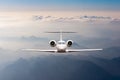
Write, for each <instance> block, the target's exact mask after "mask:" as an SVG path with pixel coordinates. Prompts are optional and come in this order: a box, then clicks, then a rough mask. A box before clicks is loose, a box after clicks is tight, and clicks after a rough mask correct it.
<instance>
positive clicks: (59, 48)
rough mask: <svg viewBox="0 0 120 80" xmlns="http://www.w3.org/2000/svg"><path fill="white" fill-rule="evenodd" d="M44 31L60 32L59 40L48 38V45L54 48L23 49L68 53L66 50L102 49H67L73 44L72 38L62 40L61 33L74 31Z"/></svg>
mask: <svg viewBox="0 0 120 80" xmlns="http://www.w3.org/2000/svg"><path fill="white" fill-rule="evenodd" d="M46 33H60V40H59V41H55V40H50V42H49V45H50V46H51V47H55V48H56V49H54V50H52V49H50V50H41V49H22V50H24V51H33V52H54V53H68V52H82V51H101V50H103V49H67V48H68V47H71V46H72V45H73V41H72V40H67V41H64V40H63V36H62V33H76V32H62V31H60V32H46Z"/></svg>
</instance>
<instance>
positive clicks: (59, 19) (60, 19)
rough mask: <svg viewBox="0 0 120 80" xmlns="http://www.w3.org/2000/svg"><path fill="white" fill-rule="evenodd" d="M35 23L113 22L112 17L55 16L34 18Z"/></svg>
mask: <svg viewBox="0 0 120 80" xmlns="http://www.w3.org/2000/svg"><path fill="white" fill-rule="evenodd" d="M33 20H35V21H52V22H96V21H102V22H104V21H108V22H110V21H112V20H113V18H112V17H107V16H87V15H85V16H73V17H54V16H33Z"/></svg>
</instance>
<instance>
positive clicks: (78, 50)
mask: <svg viewBox="0 0 120 80" xmlns="http://www.w3.org/2000/svg"><path fill="white" fill-rule="evenodd" d="M100 50H103V49H68V50H66V52H83V51H100Z"/></svg>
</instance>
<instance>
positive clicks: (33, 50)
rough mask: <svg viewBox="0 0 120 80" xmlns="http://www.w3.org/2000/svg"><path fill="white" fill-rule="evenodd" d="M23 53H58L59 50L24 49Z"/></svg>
mask: <svg viewBox="0 0 120 80" xmlns="http://www.w3.org/2000/svg"><path fill="white" fill-rule="evenodd" d="M22 50H23V51H32V52H57V50H41V49H22Z"/></svg>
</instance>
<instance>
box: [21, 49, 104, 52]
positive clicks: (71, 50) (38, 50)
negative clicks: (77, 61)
mask: <svg viewBox="0 0 120 80" xmlns="http://www.w3.org/2000/svg"><path fill="white" fill-rule="evenodd" d="M22 50H23V51H32V52H58V51H57V50H41V49H22ZM101 50H103V49H67V50H66V51H65V52H85V51H101Z"/></svg>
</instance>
